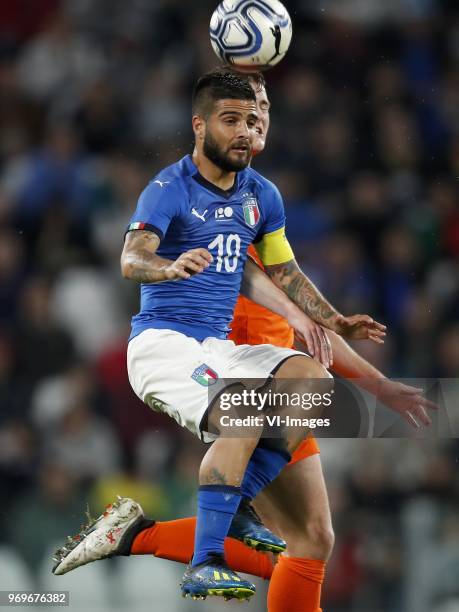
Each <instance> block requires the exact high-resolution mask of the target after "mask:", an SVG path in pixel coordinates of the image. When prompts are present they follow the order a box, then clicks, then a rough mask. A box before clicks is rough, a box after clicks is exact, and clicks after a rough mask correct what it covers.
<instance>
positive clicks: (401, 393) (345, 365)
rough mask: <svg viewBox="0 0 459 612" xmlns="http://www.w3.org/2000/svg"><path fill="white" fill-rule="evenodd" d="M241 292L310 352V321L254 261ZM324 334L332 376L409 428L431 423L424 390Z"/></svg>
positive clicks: (332, 334) (329, 333)
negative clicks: (359, 390) (286, 326)
mask: <svg viewBox="0 0 459 612" xmlns="http://www.w3.org/2000/svg"><path fill="white" fill-rule="evenodd" d="M241 292H243V293H244V295H245V296H246V297H248V298H249V299H251V300H253V301H254V302H257V303H258V304H261V305H262V306H264V307H265V308H269V309H270V310H272V311H273V312H275V313H276V314H278V315H280V316H282V317H284V318H285V319H287V321H288V322H289V323H290V325H291V326H292V327H293V328H294V329H295V332H296V335H297V340H299V346H298V348H300V349H301V348H303V347H304V345H306V347H307V349H308V351H309V352H311V351H310V349H309V344H310V343H309V342H307V341H306V337H304V338H302V337H301V336H304V334H303V329H309V323H310V321H311V319H310V318H309V317H308V316H307V315H306V314H305V313H304V312H303V311H302V310H300V308H299V307H298V306H296V304H294V303H293V302H292V301H291V300H290V299H289V298H288V297H287V295H286V294H285V293H284V292H283V291H280V290H279V289H278V288H277V287H276V286H275V285H273V283H272V281H271V280H270V279H269V277H268V276H267V275H266V274H265V273H264V272H263V270H261V269H260V268H259V266H257V265H256V264H255V263H254V262H253V261H252V260H247V264H246V268H245V271H244V278H243V282H242V287H241ZM323 331H324V335H325V336H326V337H327V339H328V341H329V343H330V345H331V352H330V362H331V364H330V365H331V369H332V371H333V372H335V373H336V374H339V375H340V376H343V377H344V378H348V379H353V381H354V383H355V384H357V385H359V386H360V387H362V388H363V389H365V390H366V391H368V392H369V393H371V394H373V395H375V396H377V397H378V399H379V400H380V401H381V402H382V403H384V404H385V405H386V406H388V407H389V408H391V409H392V410H394V411H395V412H398V413H400V414H401V415H402V416H403V418H404V419H406V420H407V421H408V423H410V425H412V426H414V427H418V426H419V425H418V423H417V421H416V418H417V419H418V420H419V421H421V422H422V423H423V424H425V425H428V424H429V423H430V419H429V417H428V416H427V413H426V409H428V408H429V409H435V408H436V406H435V404H433V403H432V402H430V401H429V400H427V399H426V398H425V397H423V396H422V389H418V388H416V387H411V386H409V385H404V384H402V383H398V382H394V381H392V380H390V379H388V378H386V377H385V376H384V374H383V373H382V372H380V371H379V370H377V369H376V368H375V367H374V366H372V365H371V364H370V363H369V362H368V361H366V359H364V358H363V357H361V356H360V355H359V354H358V353H356V352H355V351H354V350H353V349H352V348H351V347H350V346H349V344H347V342H346V341H345V340H344V339H343V338H342V337H341V336H339V335H338V334H336V333H335V332H333V331H331V330H329V329H326V330H323ZM298 336H300V337H299V338H298ZM301 344H303V346H301ZM331 355H333V358H331ZM322 363H323V361H322Z"/></svg>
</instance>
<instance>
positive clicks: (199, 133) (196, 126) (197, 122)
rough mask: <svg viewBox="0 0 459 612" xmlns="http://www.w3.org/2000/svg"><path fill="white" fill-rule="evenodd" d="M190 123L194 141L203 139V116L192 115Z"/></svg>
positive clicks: (204, 124) (204, 126) (204, 125)
mask: <svg viewBox="0 0 459 612" xmlns="http://www.w3.org/2000/svg"><path fill="white" fill-rule="evenodd" d="M191 124H192V126H193V132H194V136H195V139H196V142H197V141H198V140H204V138H205V135H206V122H205V119H204V117H201V116H200V115H193V118H192V120H191Z"/></svg>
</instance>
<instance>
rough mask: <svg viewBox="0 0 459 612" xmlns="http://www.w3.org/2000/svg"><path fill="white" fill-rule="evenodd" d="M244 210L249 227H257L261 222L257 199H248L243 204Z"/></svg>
mask: <svg viewBox="0 0 459 612" xmlns="http://www.w3.org/2000/svg"><path fill="white" fill-rule="evenodd" d="M242 210H243V211H244V219H245V222H246V223H247V225H250V227H255V226H256V224H257V223H258V221H259V220H260V209H259V208H258V202H257V200H256V198H248V199H247V200H244V201H243V202H242Z"/></svg>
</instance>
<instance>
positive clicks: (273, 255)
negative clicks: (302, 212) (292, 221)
mask: <svg viewBox="0 0 459 612" xmlns="http://www.w3.org/2000/svg"><path fill="white" fill-rule="evenodd" d="M263 197H264V198H265V200H264V203H265V206H264V207H263V208H264V214H263V224H262V226H261V227H260V229H259V231H258V234H257V237H256V238H255V240H254V246H255V248H256V251H257V253H258V255H259V257H260V259H261V261H262V262H263V265H265V266H273V265H276V264H280V263H284V262H286V261H290V260H291V259H294V254H293V251H292V248H291V246H290V244H289V242H288V240H287V237H286V235H285V210H284V202H283V200H282V196H281V194H280V193H279V190H278V189H277V187H276V186H275V185H273V184H270V188H269V189H266V190H265V193H264V194H263Z"/></svg>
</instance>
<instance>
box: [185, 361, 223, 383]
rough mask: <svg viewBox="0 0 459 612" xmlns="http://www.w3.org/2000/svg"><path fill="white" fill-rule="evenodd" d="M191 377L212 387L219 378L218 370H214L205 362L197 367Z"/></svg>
mask: <svg viewBox="0 0 459 612" xmlns="http://www.w3.org/2000/svg"><path fill="white" fill-rule="evenodd" d="M191 378H192V379H193V380H195V381H196V382H197V383H199V384H200V385H202V386H203V387H210V386H211V385H214V384H215V383H216V382H217V380H218V374H217V372H214V370H212V368H209V366H208V365H207V364H205V363H203V364H202V365H200V366H199V367H197V368H196V370H195V371H194V372H193V374H192V375H191Z"/></svg>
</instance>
